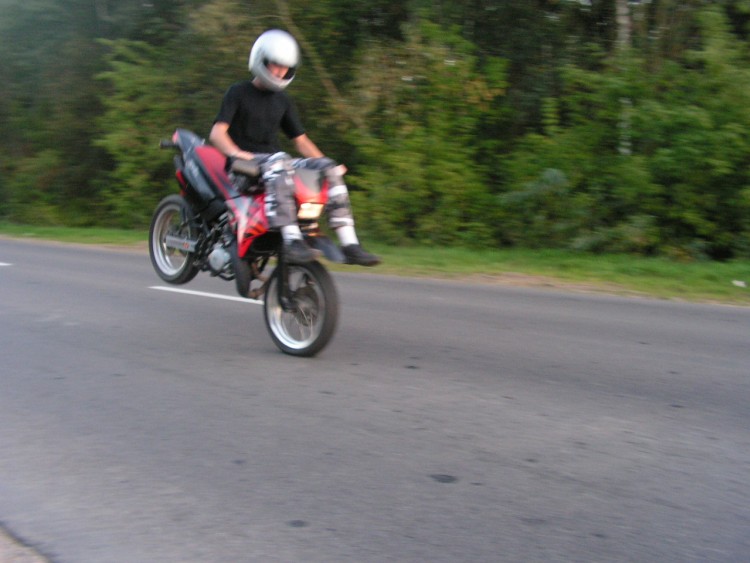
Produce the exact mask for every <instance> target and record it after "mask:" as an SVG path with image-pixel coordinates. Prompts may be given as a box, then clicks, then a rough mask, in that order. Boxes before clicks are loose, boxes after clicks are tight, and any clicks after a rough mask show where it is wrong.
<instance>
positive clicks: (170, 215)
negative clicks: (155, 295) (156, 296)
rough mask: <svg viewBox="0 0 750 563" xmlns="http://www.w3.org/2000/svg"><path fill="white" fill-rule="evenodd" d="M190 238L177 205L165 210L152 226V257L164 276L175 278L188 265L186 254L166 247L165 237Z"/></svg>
mask: <svg viewBox="0 0 750 563" xmlns="http://www.w3.org/2000/svg"><path fill="white" fill-rule="evenodd" d="M169 235H172V236H176V237H186V238H189V237H190V226H189V225H188V223H187V221H186V219H185V214H184V211H183V209H182V208H181V207H180V206H179V205H170V206H169V207H167V208H165V209H164V210H163V211H162V212H161V213H160V214H159V217H158V218H157V220H156V224H155V225H154V237H153V239H152V242H151V244H152V245H153V255H154V259H155V261H156V265H157V266H158V268H159V270H161V271H162V272H163V273H164V274H165V275H166V276H170V277H171V276H176V275H178V274H179V273H180V272H182V270H184V269H185V268H186V267H188V265H189V261H188V253H187V252H185V251H184V250H179V249H177V248H172V247H169V246H167V236H169Z"/></svg>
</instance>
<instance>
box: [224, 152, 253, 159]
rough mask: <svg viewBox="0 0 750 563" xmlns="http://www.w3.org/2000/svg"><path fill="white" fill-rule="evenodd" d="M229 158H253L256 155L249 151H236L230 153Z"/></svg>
mask: <svg viewBox="0 0 750 563" xmlns="http://www.w3.org/2000/svg"><path fill="white" fill-rule="evenodd" d="M229 158H240V159H242V160H252V159H254V158H255V155H254V154H253V153H251V152H249V151H235V152H233V153H232V154H230V155H229Z"/></svg>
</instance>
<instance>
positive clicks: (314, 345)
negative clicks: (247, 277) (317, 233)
mask: <svg viewBox="0 0 750 563" xmlns="http://www.w3.org/2000/svg"><path fill="white" fill-rule="evenodd" d="M286 270H287V275H288V282H287V283H288V287H289V296H290V297H291V307H290V308H289V309H290V310H285V309H284V307H283V306H282V304H281V302H280V298H279V277H280V272H281V268H276V270H274V272H273V274H272V275H271V279H270V280H269V283H268V287H267V288H266V293H265V300H264V303H263V312H264V316H265V321H266V327H267V328H268V332H269V333H270V334H271V339H272V340H273V341H274V344H276V346H278V348H279V349H280V350H281V351H282V352H284V353H286V354H290V355H292V356H301V357H309V356H314V355H315V354H317V353H318V352H320V351H321V350H322V349H323V348H324V347H325V346H326V345H327V344H328V342H329V341H330V340H331V337H332V336H333V333H334V332H335V330H336V324H337V322H338V315H339V300H338V294H337V292H336V286H335V285H334V283H333V280H332V279H331V275H330V274H329V273H328V270H326V269H325V268H324V267H323V266H322V265H321V264H320V263H318V262H310V263H309V264H300V265H291V264H290V265H288V266H287V267H286Z"/></svg>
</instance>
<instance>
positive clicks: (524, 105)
mask: <svg viewBox="0 0 750 563" xmlns="http://www.w3.org/2000/svg"><path fill="white" fill-rule="evenodd" d="M749 22H750V2H749V1H747V0H726V1H716V0H714V1H711V0H680V1H678V0H652V1H640V2H633V1H628V0H591V1H586V0H568V1H565V0H557V1H554V0H530V1H528V2H517V1H514V0H491V1H486V0H483V1H478V0H467V1H463V2H457V1H455V0H453V1H448V0H430V1H429V2H428V1H426V0H407V1H403V0H401V1H399V2H396V1H393V0H370V1H369V2H361V1H360V0H336V1H332V0H320V1H318V2H315V3H309V2H302V1H300V0H287V1H282V0H276V1H272V0H260V1H257V2H256V1H254V2H249V1H244V0H209V1H197V0H152V1H143V0H118V1H117V2H115V1H112V0H65V1H64V2H63V1H62V0H23V1H22V0H0V52H2V57H0V73H1V74H2V76H3V78H4V80H3V81H2V82H0V123H2V133H3V134H2V137H0V145H1V147H0V148H2V153H3V158H2V159H1V160H0V206H1V207H0V215H2V216H4V217H5V218H8V219H11V220H14V221H19V222H32V223H34V222H36V223H42V222H43V223H56V224H69V225H117V226H123V227H143V226H144V225H146V224H147V222H148V220H149V217H150V213H151V211H152V209H153V207H154V204H155V202H156V201H158V199H159V198H160V197H162V196H163V195H165V194H166V193H169V192H171V191H173V190H174V180H173V179H172V172H171V170H170V167H171V157H170V155H169V154H167V153H163V152H159V151H158V148H157V146H158V141H159V140H160V139H161V138H165V137H168V136H169V135H170V134H171V131H172V130H173V129H174V128H175V127H178V126H179V127H186V128H189V129H193V130H195V131H196V132H198V133H199V134H201V135H206V134H207V133H208V130H209V128H210V125H211V122H212V119H213V116H214V115H215V113H216V111H217V110H218V106H219V103H220V100H221V97H222V94H223V92H224V91H225V89H226V88H227V87H228V86H229V84H231V83H232V82H235V81H238V80H243V79H245V78H246V77H247V71H246V57H247V52H248V49H249V47H250V45H251V44H252V42H253V40H254V38H255V37H256V36H257V35H258V34H259V33H260V32H261V31H263V30H264V29H267V28H269V27H280V28H284V29H287V30H289V31H291V32H292V33H293V34H294V35H295V36H296V37H297V38H298V40H299V41H300V44H301V46H302V49H303V60H304V64H303V66H302V67H301V69H300V72H299V77H298V79H297V80H296V81H295V82H294V84H293V85H292V86H291V88H290V92H291V93H292V94H293V95H294V97H295V99H296V101H297V104H298V106H299V108H300V111H301V113H302V115H303V119H304V122H305V124H306V126H307V128H308V130H309V131H310V135H311V137H312V138H313V139H314V140H315V141H316V142H317V143H318V145H319V146H321V148H323V149H324V150H325V151H326V152H327V153H328V154H329V155H331V156H334V157H335V158H337V159H339V160H341V161H343V162H345V163H346V164H347V165H348V167H349V169H350V176H349V183H350V185H351V188H352V194H353V199H354V203H355V212H356V216H357V219H358V224H359V225H360V228H361V230H363V232H365V233H366V234H367V235H369V236H371V237H378V238H379V239H383V240H386V241H389V242H392V243H404V242H409V241H415V242H420V243H427V244H446V245H453V244H460V245H469V246H511V245H514V246H526V247H560V248H577V249H582V250H587V251H621V252H632V253H639V254H646V255H657V254H661V255H668V256H674V257H678V258H684V259H690V258H700V257H711V258H717V259H728V258H737V257H742V258H747V257H750V37H749V36H748V33H750V28H749V27H748V23H749Z"/></svg>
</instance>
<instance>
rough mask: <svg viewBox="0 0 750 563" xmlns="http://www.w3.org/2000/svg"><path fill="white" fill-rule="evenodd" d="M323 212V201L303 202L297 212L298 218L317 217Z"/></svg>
mask: <svg viewBox="0 0 750 563" xmlns="http://www.w3.org/2000/svg"><path fill="white" fill-rule="evenodd" d="M322 212H323V204H322V203H307V202H306V203H303V204H302V205H300V206H299V211H298V212H297V218H298V219H317V218H318V217H320V214H321V213H322Z"/></svg>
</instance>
